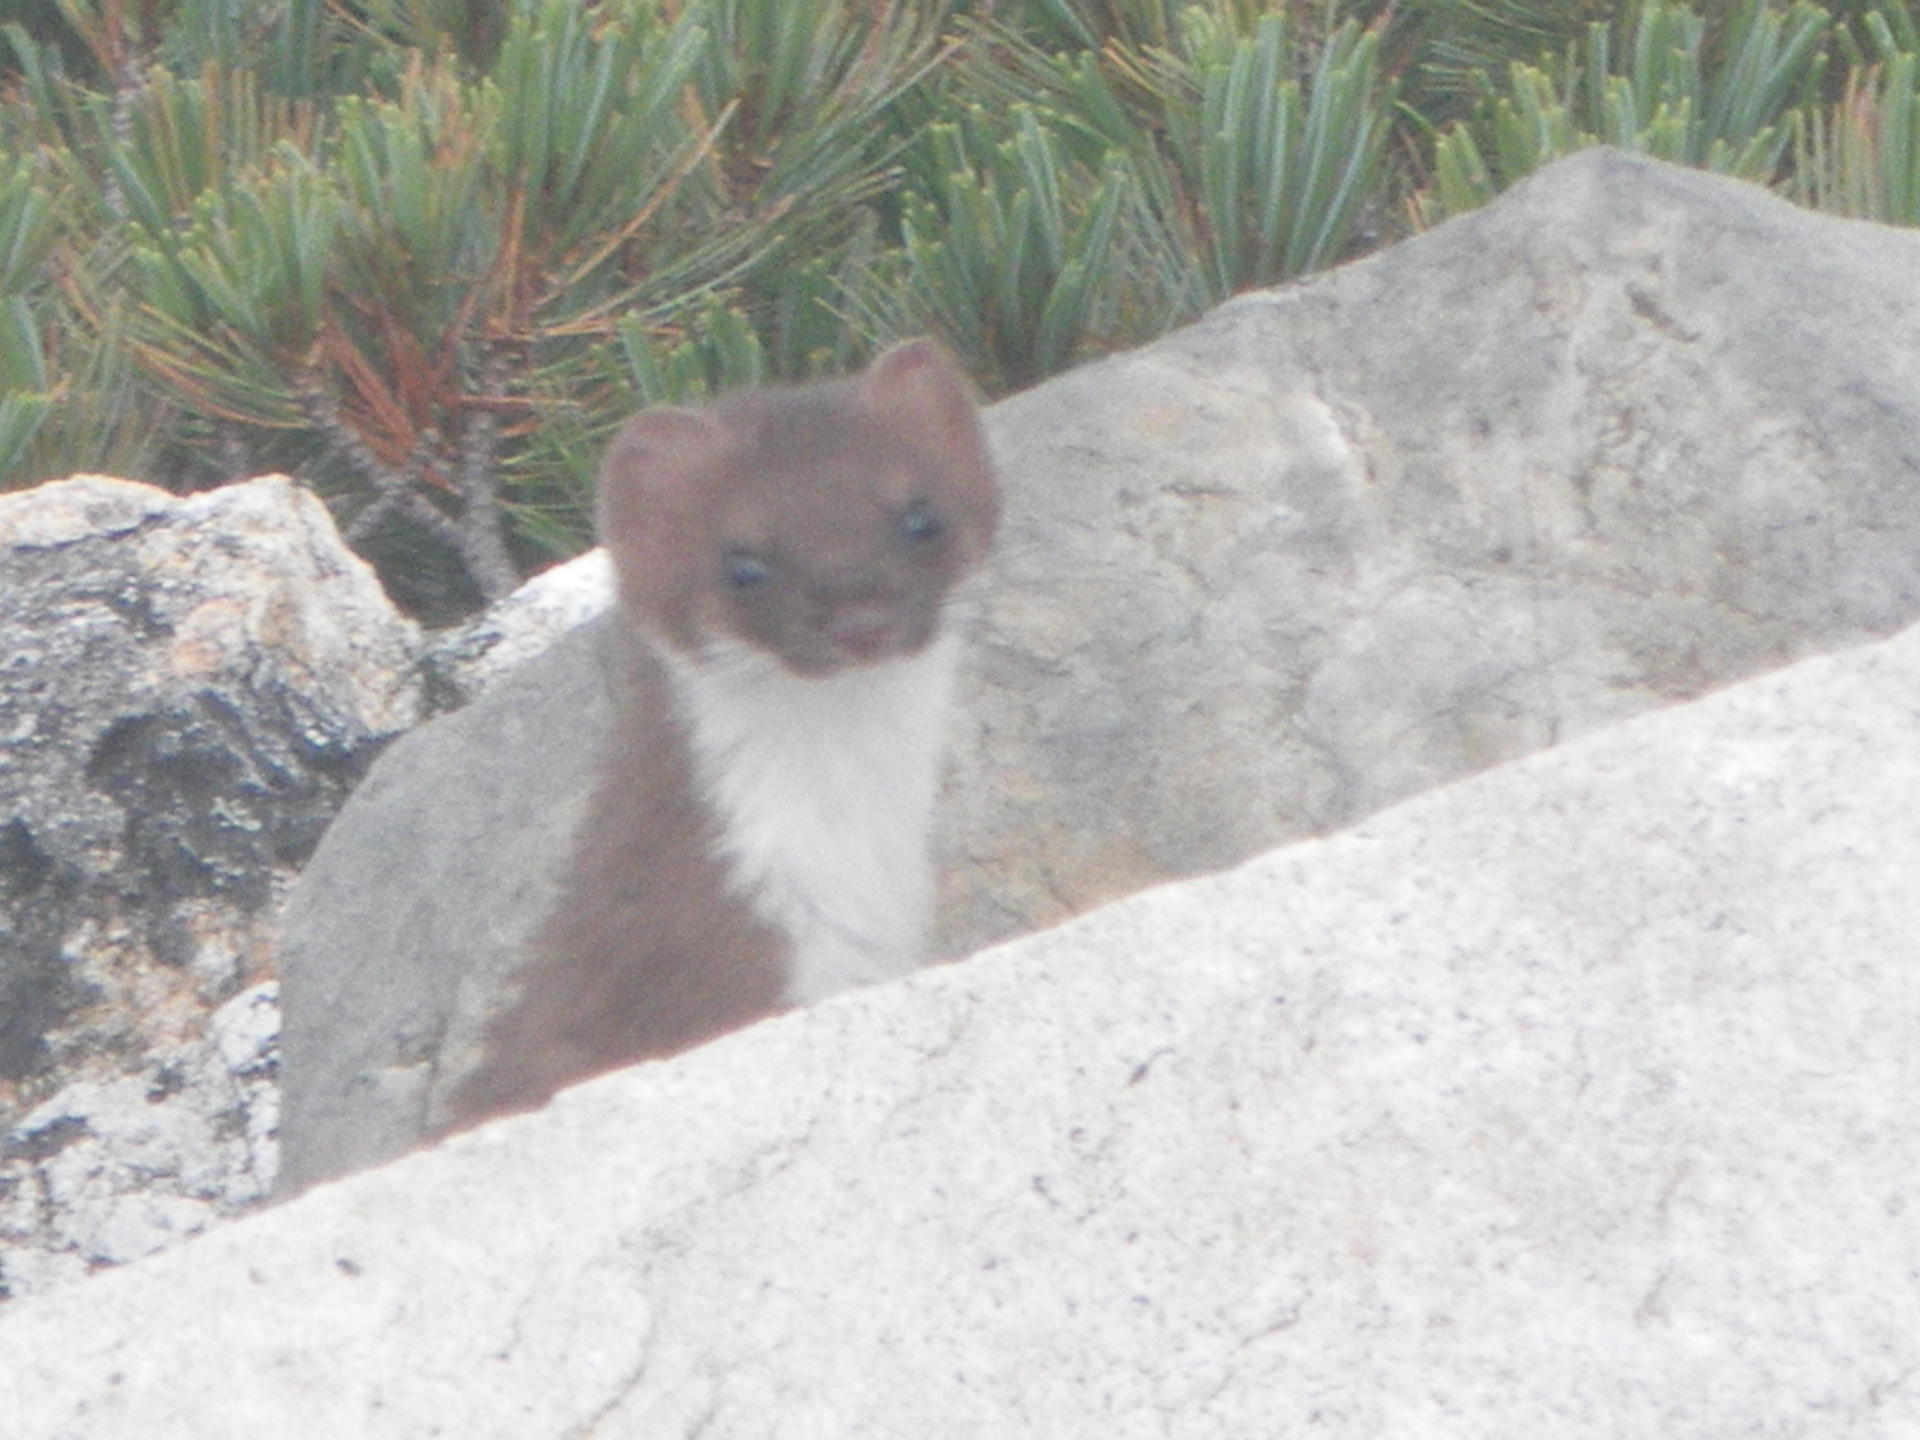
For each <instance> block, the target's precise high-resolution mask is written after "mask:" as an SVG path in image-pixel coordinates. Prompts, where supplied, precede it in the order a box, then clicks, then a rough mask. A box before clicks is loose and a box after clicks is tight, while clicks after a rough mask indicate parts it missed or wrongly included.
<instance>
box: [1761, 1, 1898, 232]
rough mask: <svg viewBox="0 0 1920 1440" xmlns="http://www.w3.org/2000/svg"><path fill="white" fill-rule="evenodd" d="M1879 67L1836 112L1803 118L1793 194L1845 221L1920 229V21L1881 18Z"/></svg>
mask: <svg viewBox="0 0 1920 1440" xmlns="http://www.w3.org/2000/svg"><path fill="white" fill-rule="evenodd" d="M1862 28H1863V29H1864V30H1865V31H1866V33H1867V35H1868V37H1869V40H1870V43H1871V45H1872V47H1873V52H1874V55H1873V59H1872V60H1871V61H1870V62H1868V63H1865V64H1862V65H1860V66H1858V67H1856V68H1854V69H1853V70H1851V71H1850V72H1849V74H1848V76H1847V83H1846V88H1845V89H1844V91H1843V92H1842V93H1841V96H1840V98H1839V99H1838V100H1837V101H1836V102H1834V104H1833V105H1831V106H1830V107H1827V108H1825V109H1815V110H1810V111H1808V112H1805V113H1803V114H1802V115H1801V116H1799V117H1797V118H1798V121H1799V123H1798V125H1797V127H1796V135H1795V164H1794V169H1793V177H1792V180H1791V182H1790V184H1789V187H1788V188H1789V193H1791V194H1792V195H1793V196H1794V197H1795V198H1796V199H1799V200H1801V201H1802V202H1804V203H1806V204H1810V205H1813V206H1815V207H1817V208H1819V209H1822V210H1831V211H1833V212H1835V213H1837V214H1841V215H1857V216H1859V217H1861V218H1862V219H1867V220H1884V221H1889V222H1892V223H1893V224H1897V225H1920V21H1916V20H1915V19H1914V17H1913V16H1912V15H1911V14H1909V13H1906V12H1904V11H1902V12H1874V13H1871V14H1868V15H1867V16H1865V17H1864V19H1863V22H1862Z"/></svg>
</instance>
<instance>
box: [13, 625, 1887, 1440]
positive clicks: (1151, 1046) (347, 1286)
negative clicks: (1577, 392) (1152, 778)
mask: <svg viewBox="0 0 1920 1440" xmlns="http://www.w3.org/2000/svg"><path fill="white" fill-rule="evenodd" d="M1917 717H1920V632H1915V631H1909V632H1906V633H1904V634H1902V635H1900V636H1899V637H1897V638H1896V639H1894V640H1892V641H1890V642H1887V643H1885V644H1882V645H1878V646H1873V647H1869V648H1865V649H1861V650H1855V651H1851V652H1848V653H1845V654H1842V655H1838V656H1834V657H1829V658H1824V659H1817V660H1811V661H1808V662H1805V663H1804V664H1802V665H1799V666H1796V667H1794V668H1791V669H1788V670H1786V671H1783V672H1781V673H1779V674H1777V675H1774V676H1769V677H1767V678H1764V679H1761V680H1756V681H1752V682H1749V683H1747V684H1745V685H1741V686H1738V687H1735V688H1732V689H1729V690H1725V691H1723V692H1721V693H1719V694H1717V695H1714V696H1712V697H1709V698H1708V699H1705V700H1702V701H1699V702H1697V703H1695V704H1692V705H1688V706H1683V707H1679V708H1675V709H1671V710H1667V711H1664V712H1661V713H1659V714H1655V715H1650V716H1646V717H1642V718H1640V719H1637V720H1633V721H1629V722H1626V723H1624V724H1622V725H1620V726H1617V727H1614V728H1611V729H1608V730H1606V731H1604V732H1602V733H1599V734H1595V735H1590V736H1587V737H1585V738H1583V739H1580V740H1576V741H1573V742H1571V743H1568V744H1566V745H1563V746H1561V747H1559V748H1556V749H1553V750H1549V751H1547V752H1545V753H1542V754H1539V755H1536V756H1533V757H1531V758H1529V759H1526V760H1523V761H1520V762H1517V763H1515V764H1512V765H1509V766H1506V767H1503V768H1501V769H1497V770H1495V771H1493V772H1491V773H1489V774H1485V775H1481V776H1478V777H1475V778H1473V779H1471V780H1467V781H1464V782H1462V783H1459V784H1456V785H1453V786H1448V787H1443V788H1440V789H1438V790H1436V791H1434V792H1432V793H1430V794H1427V795H1423V796H1421V797H1419V798H1417V799H1415V800H1412V801H1409V802H1407V803H1405V804H1403V805H1401V806H1399V807H1396V808H1393V809H1390V810H1388V811H1386V812H1384V813H1382V814H1379V815H1377V816H1375V817H1373V818H1372V819H1370V820H1369V821H1367V822H1366V823H1364V824H1362V825H1360V826H1359V827H1357V828H1355V829H1352V830H1348V831H1346V832H1343V833H1342V834H1339V835H1337V836H1334V837H1331V838H1329V839H1325V840H1319V841H1312V842H1308V843H1304V844H1299V845H1296V846H1293V847H1291V848H1288V849H1283V850H1279V851H1276V852H1274V853H1272V854H1268V855H1265V856H1263V857H1261V858H1258V859H1256V860H1254V861H1253V862H1251V863H1249V864H1248V865H1246V866H1244V867H1243V868H1240V869H1237V870H1235V871H1232V872H1230V873H1226V874H1222V875H1219V876H1217V877H1213V878H1208V879H1203V880H1196V881H1190V882H1186V883H1183V884H1177V885H1172V886H1167V887H1162V888H1158V889H1154V890H1151V891H1149V892H1147V893H1145V894H1142V895H1139V896H1136V897H1134V898H1132V899H1129V900H1126V901H1122V902H1120V903H1118V904H1115V905H1112V906H1110V907H1107V908H1103V909H1100V910H1097V911H1095V912H1093V913H1091V914H1089V915H1087V916H1084V917H1082V918H1081V919H1079V920H1077V921H1074V922H1072V923H1070V924H1067V925H1065V926H1062V927H1060V928H1057V929H1054V930H1051V931H1047V932H1045V933H1042V934H1039V935H1035V936H1031V937H1028V938H1026V939H1024V940H1021V941H1018V942H1015V943H1014V944H1011V945H1009V946H1006V947H1003V948H1001V949H998V950H995V951H990V952H988V953H986V954H984V955H981V956H978V957H976V958H975V959H973V960H971V961H967V962H965V963H963V964H960V965H956V966H951V967H943V968H938V969H935V970H931V971H927V972H925V973H923V974H921V975H919V976H915V977H913V978H911V979H909V980H908V981H905V982H903V983H900V984H896V985H889V986H881V987H876V988H875V989H872V990H867V991H863V992H860V993H858V994H854V995H850V996H845V997H842V998H840V999H838V1000H835V1001H832V1002H829V1003H827V1004H825V1005H822V1006H820V1007H817V1008H815V1009H813V1010H810V1011H807V1012H804V1013H800V1014H796V1015H792V1016H788V1017H784V1018H782V1019H778V1020H775V1021H771V1022H768V1023H765V1024H762V1025H759V1026H755V1027H752V1028H750V1029H748V1030H745V1031H742V1032H740V1033H738V1034H735V1035H732V1036H729V1037H727V1038H725V1039H723V1040H721V1041H719V1042H717V1043H715V1044H713V1045H711V1046H708V1047H706V1048H704V1049H701V1050H698V1051H695V1052H693V1053H692V1054H689V1055H686V1056H683V1057H680V1058H679V1059H677V1060H674V1061H670V1062H667V1063H663V1064H655V1065H648V1066H641V1067H637V1068H635V1069H633V1070H629V1071H626V1072H623V1073H620V1074H617V1075H614V1076H609V1077H607V1078H605V1079H603V1080H601V1081H597V1082H594V1083H592V1084H589V1085H585V1086H582V1087H579V1088H577V1089H575V1090H572V1091H569V1092H566V1093H565V1094H563V1095H562V1096H561V1097H560V1098H559V1099H558V1100H557V1101H556V1102H555V1104H554V1105H553V1106H552V1107H550V1109H549V1110H548V1111H546V1112H544V1113H541V1114H536V1115H531V1116H525V1117H519V1118H517V1119H514V1120H510V1121H506V1122H503V1123H500V1124H497V1125H494V1126H489V1127H486V1128H484V1129H482V1130H480V1131H477V1132H474V1133H472V1134H469V1135H466V1136H462V1137H459V1138H458V1139H456V1140H455V1141H453V1142H451V1143H449V1144H447V1145H445V1146H443V1147H441V1148H440V1149H438V1150H435V1151H430V1152H426V1153H423V1154H420V1155H416V1156H414V1157H412V1158H409V1159H407V1160H404V1161H402V1162H400V1163H398V1164H395V1165H391V1166H388V1167H386V1168H384V1169H380V1170H375V1171H372V1172H369V1173H366V1174H363V1175H359V1176H356V1177H353V1178H351V1179H349V1180H345V1181H341V1182H338V1183H335V1184H331V1185H322V1186H319V1187H317V1188H315V1189H314V1190H312V1191H310V1192H308V1193H307V1194H306V1195H304V1196H302V1197H301V1198H299V1199H297V1200H295V1201H292V1202H290V1203H288V1204H286V1205H281V1206H276V1207H274V1208H273V1209H271V1210H268V1211H266V1212H264V1213H262V1214H259V1215H256V1216H252V1217H249V1218H247V1219H244V1220H241V1221H238V1222H236V1223H234V1224H232V1225H230V1226H226V1227H223V1228H221V1229H219V1230H217V1231H215V1232H213V1233H212V1234H209V1235H206V1236H203V1237H201V1238H200V1239H198V1240H196V1241H194V1242H192V1243H191V1244H188V1245H185V1246H181V1247H178V1248H176V1249H174V1250H172V1251H169V1252H168V1253H166V1254H163V1255H159V1256H155V1257H152V1258H151V1259H149V1260H146V1261H143V1262H140V1263H138V1264H136V1265H132V1266H129V1267H126V1268H125V1269H122V1270H120V1271H117V1272H115V1273H111V1274H106V1275H100V1276H97V1277H94V1278H92V1279H90V1280H87V1281H85V1282H83V1283H81V1284H78V1285H74V1286H70V1287H67V1288H66V1289H64V1290H62V1291H59V1292H57V1293H55V1294H52V1295H48V1296H45V1297H41V1298H38V1299H34V1300H31V1301H26V1302H21V1303H18V1304H16V1305H14V1306H11V1307H8V1308H7V1309H6V1310H5V1311H0V1355H4V1356H5V1357H6V1363H5V1364H4V1365H0V1415H6V1416H8V1417H10V1422H11V1424H12V1425H13V1429H12V1431H11V1432H10V1433H13V1434H18V1435H20V1436H22V1437H26V1440H53V1437H56V1436H67V1435H74V1434H84V1435H86V1436H87V1437H89V1440H123V1437H124V1440H170V1437H181V1440H188V1437H191V1440H225V1437H236V1440H237V1437H253V1436H258V1435H268V1434H271V1435H278V1434H292V1433H300V1434H313V1435H353V1436H361V1437H367V1440H382V1437H396V1440H397V1437H409V1440H410V1437H415V1436H420V1435H430V1434H442V1435H458V1436H461V1437H462V1440H489V1437H501V1440H509V1437H510V1440H547V1437H553V1440H558V1437H561V1436H578V1435H585V1434H591V1435H594V1436H596V1437H606V1440H616V1437H636V1440H639V1437H644V1440H673V1437H692V1436H695V1435H698V1436H701V1437H704V1440H732V1437H739V1440H762V1437H765V1436H769V1435H778V1436H813V1435H821V1436H826V1435H831V1436H834V1437H868V1436H871V1437H876V1440H878V1437H888V1440H892V1437H898V1436H909V1435H910V1436H930V1437H941V1436H952V1437H961V1436H981V1435H1008V1434H1016V1435H1045V1436H1051V1437H1079V1436H1086V1437H1089V1440H1091V1437H1098V1440H1114V1437H1120V1440H1130V1437H1142V1440H1146V1437H1153V1440H1163V1437H1169V1436H1171V1437H1180V1440H1198V1437H1221V1440H1245V1437H1247V1436H1251V1435H1259V1436H1295V1435H1298V1436H1306V1435H1312V1436H1316V1437H1326V1440H1361V1437H1367V1440H1373V1437H1380V1436H1389V1437H1396V1440H1398V1437H1407V1440H1413V1437H1419V1440H1434V1437H1461V1440H1466V1437H1472V1440H1537V1437H1540V1436H1548V1435H1550V1436H1554V1437H1556V1440H1725V1437H1727V1436H1731V1435H1767V1436H1772V1437H1793V1440H1798V1437H1804V1440H1893V1437H1900V1436H1905V1435H1910V1434H1914V1433H1920V1381H1917V1380H1916V1377H1920V1329H1916V1327H1915V1326H1914V1324H1913V1317H1914V1315H1915V1314H1916V1313H1920V1227H1916V1226H1915V1224H1914V1222H1913V1217H1914V1215H1915V1213H1916V1209H1917V1208H1920V1116H1916V1114H1915V1111H1914V1108H1913V1106H1912V1104H1911V1098H1912V1096H1913V1095H1914V1094H1915V1093H1916V1092H1917V1091H1920V1011H1916V1009H1915V1007H1914V1005H1913V1003H1912V999H1913V993H1914V975H1915V973H1916V966H1920V941H1917V940H1916V937H1920V887H1917V886H1916V885H1915V884H1914V883H1913V876H1914V874H1915V872H1916V867H1917V866H1920V822H1917V821H1916V816H1920V718H1917Z"/></svg>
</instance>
